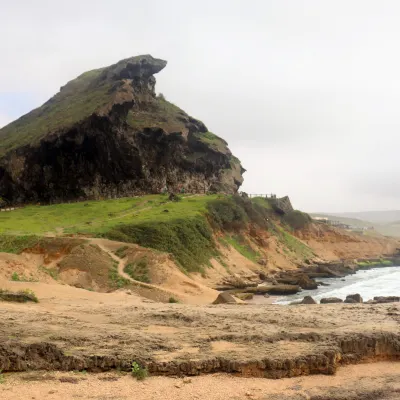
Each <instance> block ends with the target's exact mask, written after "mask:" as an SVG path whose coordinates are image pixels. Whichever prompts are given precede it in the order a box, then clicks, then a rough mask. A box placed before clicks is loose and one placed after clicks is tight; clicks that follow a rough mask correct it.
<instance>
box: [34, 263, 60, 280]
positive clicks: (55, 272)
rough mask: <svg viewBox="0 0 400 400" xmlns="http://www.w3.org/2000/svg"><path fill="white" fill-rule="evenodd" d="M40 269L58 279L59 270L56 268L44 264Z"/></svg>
mask: <svg viewBox="0 0 400 400" xmlns="http://www.w3.org/2000/svg"><path fill="white" fill-rule="evenodd" d="M38 269H39V271H42V272H44V273H46V274H47V275H50V276H51V277H52V278H53V279H54V280H58V270H57V269H55V268H47V267H45V266H44V265H40V266H39V268H38Z"/></svg>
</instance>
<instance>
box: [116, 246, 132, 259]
mask: <svg viewBox="0 0 400 400" xmlns="http://www.w3.org/2000/svg"><path fill="white" fill-rule="evenodd" d="M128 249H129V247H128V246H122V247H120V248H119V249H117V250H116V251H115V253H114V254H115V255H116V256H117V257H119V258H125V257H126V250H128Z"/></svg>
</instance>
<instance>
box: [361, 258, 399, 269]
mask: <svg viewBox="0 0 400 400" xmlns="http://www.w3.org/2000/svg"><path fill="white" fill-rule="evenodd" d="M357 265H358V266H359V267H360V268H374V267H390V266H392V265H393V261H391V260H385V259H381V260H379V261H360V262H358V263H357Z"/></svg>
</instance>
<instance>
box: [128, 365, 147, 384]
mask: <svg viewBox="0 0 400 400" xmlns="http://www.w3.org/2000/svg"><path fill="white" fill-rule="evenodd" d="M131 371H132V376H134V377H135V378H136V379H137V380H138V381H142V380H144V379H146V378H147V377H148V375H149V372H148V371H147V368H143V367H142V366H141V365H140V364H138V363H137V362H136V361H133V362H132V370H131Z"/></svg>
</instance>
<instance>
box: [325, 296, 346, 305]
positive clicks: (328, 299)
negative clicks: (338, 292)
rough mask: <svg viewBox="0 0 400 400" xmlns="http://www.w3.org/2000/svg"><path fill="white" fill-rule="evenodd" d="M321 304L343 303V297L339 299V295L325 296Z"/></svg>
mask: <svg viewBox="0 0 400 400" xmlns="http://www.w3.org/2000/svg"><path fill="white" fill-rule="evenodd" d="M320 303H321V304H329V303H343V300H342V299H339V298H338V297H324V298H323V299H321V301H320Z"/></svg>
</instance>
